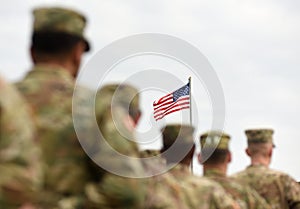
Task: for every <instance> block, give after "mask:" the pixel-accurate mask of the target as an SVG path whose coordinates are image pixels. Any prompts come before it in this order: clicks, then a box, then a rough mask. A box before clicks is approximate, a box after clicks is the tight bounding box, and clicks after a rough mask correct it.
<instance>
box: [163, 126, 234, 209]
mask: <svg viewBox="0 0 300 209" xmlns="http://www.w3.org/2000/svg"><path fill="white" fill-rule="evenodd" d="M193 132H194V128H193V127H192V126H189V125H180V124H174V125H167V126H166V127H164V128H163V129H162V135H163V148H162V150H161V152H162V155H163V156H164V157H165V158H166V160H167V165H168V166H171V167H173V168H172V169H171V170H170V173H171V174H172V176H173V177H174V179H175V180H176V181H177V182H179V183H180V190H181V192H182V193H183V195H182V198H183V199H182V200H181V201H182V202H183V203H185V205H186V206H187V208H239V207H238V206H237V204H236V203H235V202H234V201H233V200H232V199H231V197H230V196H228V195H227V194H226V193H225V191H224V190H223V188H222V187H220V185H218V184H217V183H215V182H213V181H211V180H209V179H206V178H202V177H195V176H193V175H192V174H191V172H190V164H191V162H192V158H193V155H194V150H195V144H194V139H193ZM179 208H182V207H179Z"/></svg>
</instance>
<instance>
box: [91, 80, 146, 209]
mask: <svg viewBox="0 0 300 209" xmlns="http://www.w3.org/2000/svg"><path fill="white" fill-rule="evenodd" d="M135 95H137V90H136V89H135V88H133V87H131V86H129V85H113V84H112V85H107V86H104V87H103V88H102V89H100V90H99V91H98V93H97V97H96V103H97V106H96V112H99V115H97V122H98V125H99V129H100V132H101V134H102V137H103V138H102V140H101V149H100V151H99V153H97V152H96V153H95V155H94V156H93V158H94V159H95V161H96V162H97V163H100V164H101V165H104V166H105V168H107V169H108V171H105V173H104V175H103V177H102V179H101V182H100V183H99V184H95V183H92V184H89V185H88V186H87V187H86V193H87V197H88V200H89V206H88V208H114V209H121V208H137V209H139V208H144V201H145V191H146V183H147V181H144V180H141V179H138V178H126V177H122V176H117V175H118V174H119V175H124V176H128V177H130V176H132V175H133V176H139V175H143V174H144V173H143V168H142V164H141V162H140V161H139V160H138V155H139V153H138V147H137V144H136V142H135V136H134V122H133V119H132V117H131V116H130V115H129V113H128V108H129V109H130V107H129V106H130V102H131V105H132V106H133V108H134V109H138V104H139V102H138V97H137V96H135ZM132 99H133V100H132ZM105 143H108V145H109V146H105ZM109 148H112V149H113V151H112V150H109ZM114 151H116V152H114ZM118 154H120V155H118ZM122 155H123V156H124V157H123V158H124V159H120V158H119V156H122ZM126 157H135V158H137V160H135V161H132V160H130V159H128V160H127V159H126ZM110 171H112V172H115V174H116V175H115V174H113V173H110ZM118 172H120V173H118Z"/></svg>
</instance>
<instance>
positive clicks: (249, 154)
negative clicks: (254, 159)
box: [245, 148, 251, 157]
mask: <svg viewBox="0 0 300 209" xmlns="http://www.w3.org/2000/svg"><path fill="white" fill-rule="evenodd" d="M245 152H246V154H247V155H248V156H249V157H250V156H251V153H250V151H249V149H248V148H247V149H245Z"/></svg>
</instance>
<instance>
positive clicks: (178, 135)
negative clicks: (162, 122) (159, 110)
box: [161, 124, 194, 148]
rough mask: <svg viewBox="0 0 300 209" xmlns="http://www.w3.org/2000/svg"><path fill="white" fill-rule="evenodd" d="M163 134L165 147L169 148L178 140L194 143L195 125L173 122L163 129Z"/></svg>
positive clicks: (184, 142)
mask: <svg viewBox="0 0 300 209" xmlns="http://www.w3.org/2000/svg"><path fill="white" fill-rule="evenodd" d="M161 132H162V136H163V147H164V148H167V147H170V146H172V145H173V143H174V142H175V141H176V140H178V143H183V144H194V138H193V133H194V127H193V126H190V125H182V124H171V125H167V126H165V127H164V128H162V129H161Z"/></svg>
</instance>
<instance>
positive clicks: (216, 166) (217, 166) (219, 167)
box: [203, 163, 228, 176]
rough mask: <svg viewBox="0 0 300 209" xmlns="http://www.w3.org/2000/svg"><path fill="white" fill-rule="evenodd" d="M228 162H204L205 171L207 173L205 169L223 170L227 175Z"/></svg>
mask: <svg viewBox="0 0 300 209" xmlns="http://www.w3.org/2000/svg"><path fill="white" fill-rule="evenodd" d="M227 167H228V166H227V163H226V164H225V163H222V164H206V163H204V164H203V171H204V173H205V171H207V170H212V169H213V170H218V171H219V172H221V173H222V174H224V175H225V176H226V175H227Z"/></svg>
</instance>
